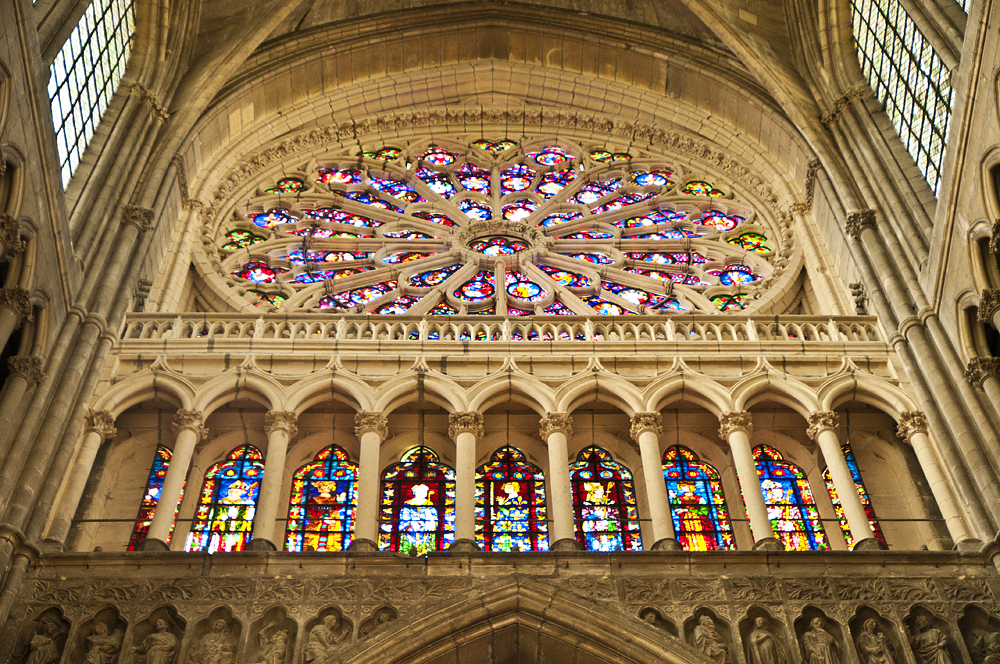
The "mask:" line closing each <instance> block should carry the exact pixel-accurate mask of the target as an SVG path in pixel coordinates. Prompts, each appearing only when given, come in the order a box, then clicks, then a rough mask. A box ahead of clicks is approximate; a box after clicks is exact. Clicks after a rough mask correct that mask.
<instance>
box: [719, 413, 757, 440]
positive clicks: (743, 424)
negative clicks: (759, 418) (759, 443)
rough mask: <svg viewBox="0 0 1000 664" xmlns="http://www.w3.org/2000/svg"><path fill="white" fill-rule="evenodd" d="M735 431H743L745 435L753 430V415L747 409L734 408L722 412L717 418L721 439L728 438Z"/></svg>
mask: <svg viewBox="0 0 1000 664" xmlns="http://www.w3.org/2000/svg"><path fill="white" fill-rule="evenodd" d="M735 431H744V432H746V434H747V435H749V434H750V433H751V432H752V431H753V417H752V416H751V415H750V413H749V412H748V411H745V410H734V411H731V412H728V413H723V414H722V416H721V417H720V418H719V437H720V438H722V440H729V436H730V435H731V434H732V433H733V432H735Z"/></svg>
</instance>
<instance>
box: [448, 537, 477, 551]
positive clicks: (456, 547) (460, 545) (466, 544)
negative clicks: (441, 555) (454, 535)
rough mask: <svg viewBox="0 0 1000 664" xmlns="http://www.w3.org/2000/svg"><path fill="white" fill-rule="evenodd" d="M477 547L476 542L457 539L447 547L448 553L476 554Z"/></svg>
mask: <svg viewBox="0 0 1000 664" xmlns="http://www.w3.org/2000/svg"><path fill="white" fill-rule="evenodd" d="M478 551H479V545H478V544H476V540H471V539H457V540H455V541H454V542H452V543H451V546H449V547H448V553H477V552H478Z"/></svg>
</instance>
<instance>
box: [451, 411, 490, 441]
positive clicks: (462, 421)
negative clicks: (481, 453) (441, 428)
mask: <svg viewBox="0 0 1000 664" xmlns="http://www.w3.org/2000/svg"><path fill="white" fill-rule="evenodd" d="M466 432H468V433H471V434H472V435H473V436H475V437H476V438H477V439H478V438H482V437H483V414H482V413H480V412H477V411H469V412H467V413H450V414H449V415H448V437H449V438H451V439H452V440H455V438H456V437H457V436H458V434H460V433H466Z"/></svg>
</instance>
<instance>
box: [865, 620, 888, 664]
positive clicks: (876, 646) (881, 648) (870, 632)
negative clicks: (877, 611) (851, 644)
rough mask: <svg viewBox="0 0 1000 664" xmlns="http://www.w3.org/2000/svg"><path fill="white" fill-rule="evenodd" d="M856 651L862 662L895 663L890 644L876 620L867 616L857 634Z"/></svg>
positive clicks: (874, 663)
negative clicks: (859, 633)
mask: <svg viewBox="0 0 1000 664" xmlns="http://www.w3.org/2000/svg"><path fill="white" fill-rule="evenodd" d="M858 652H860V653H861V658H862V660H864V664H896V660H895V659H894V658H893V656H892V644H891V643H889V639H888V638H887V637H886V635H885V634H883V633H882V630H881V629H880V628H879V626H878V621H876V620H875V619H874V618H869V619H868V620H866V621H865V624H864V627H862V631H861V635H860V636H858Z"/></svg>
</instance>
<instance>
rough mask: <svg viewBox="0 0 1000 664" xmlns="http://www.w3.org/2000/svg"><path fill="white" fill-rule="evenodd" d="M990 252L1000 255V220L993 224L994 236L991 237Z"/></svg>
mask: <svg viewBox="0 0 1000 664" xmlns="http://www.w3.org/2000/svg"><path fill="white" fill-rule="evenodd" d="M990 251H992V252H993V253H994V254H1000V219H997V220H996V221H995V222H993V235H992V236H991V237H990Z"/></svg>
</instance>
